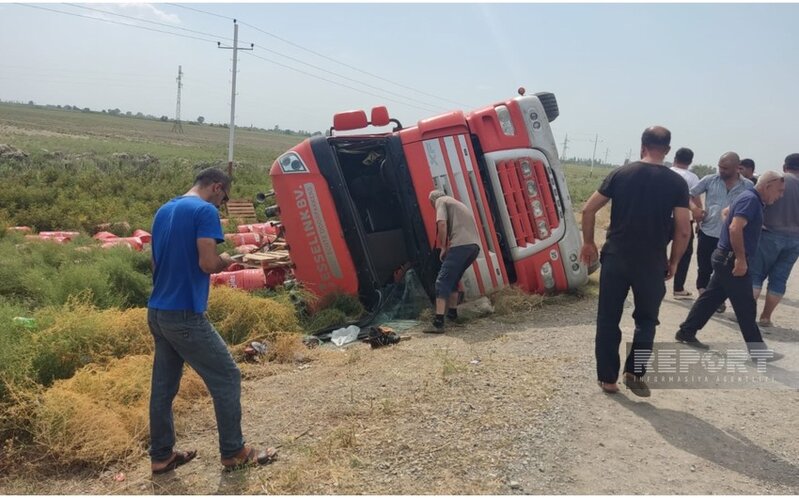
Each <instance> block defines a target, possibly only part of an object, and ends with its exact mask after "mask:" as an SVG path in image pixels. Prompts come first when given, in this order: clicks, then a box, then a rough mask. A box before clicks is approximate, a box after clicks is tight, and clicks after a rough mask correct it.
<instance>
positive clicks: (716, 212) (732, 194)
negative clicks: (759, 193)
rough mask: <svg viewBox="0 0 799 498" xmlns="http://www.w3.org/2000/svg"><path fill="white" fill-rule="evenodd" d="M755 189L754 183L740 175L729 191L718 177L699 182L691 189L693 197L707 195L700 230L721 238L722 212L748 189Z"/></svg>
mask: <svg viewBox="0 0 799 498" xmlns="http://www.w3.org/2000/svg"><path fill="white" fill-rule="evenodd" d="M752 187H754V183H752V182H751V181H750V180H747V179H746V178H744V177H743V176H741V175H738V182H737V183H736V184H735V185H733V186H732V188H731V189H729V190H727V184H726V183H724V180H722V179H721V177H720V176H719V175H718V173H716V174H713V175H707V176H706V177H704V178H702V179H701V180H699V183H698V184H697V185H696V186H695V187H694V188H692V189H691V197H696V196H699V195H701V194H705V218H704V219H703V220H702V223H701V224H700V225H699V229H700V230H702V232H703V233H704V234H705V235H708V236H710V237H715V238H719V237H720V236H721V226H722V222H721V211H722V210H723V209H724V208H726V207H728V206H729V205H730V204H732V202H733V201H734V200H735V199H736V198H737V197H738V195H740V194H741V193H742V192H743V191H744V190H746V189H747V188H752Z"/></svg>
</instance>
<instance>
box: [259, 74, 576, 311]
mask: <svg viewBox="0 0 799 498" xmlns="http://www.w3.org/2000/svg"><path fill="white" fill-rule="evenodd" d="M557 116H558V107H557V101H556V99H555V96H554V95H553V94H551V93H539V94H536V95H523V90H522V89H520V95H519V96H518V97H515V98H512V99H510V100H507V101H504V102H498V103H495V104H492V105H489V106H486V107H483V108H481V109H477V110H475V111H472V112H469V113H464V112H463V111H452V112H449V113H445V114H441V115H438V116H435V117H432V118H429V119H424V120H421V121H419V122H418V123H417V124H416V125H415V126H411V127H408V128H403V127H402V126H401V125H400V123H398V122H397V121H396V120H393V119H391V118H390V117H389V114H388V111H387V110H386V108H385V107H376V108H374V109H372V112H371V114H370V116H369V118H367V115H366V112H365V111H362V110H358V111H348V112H343V113H339V114H337V115H335V116H334V120H333V127H332V128H331V133H330V136H316V137H311V138H309V139H307V140H305V141H303V142H302V143H300V144H299V145H297V146H295V147H294V148H292V149H291V150H289V151H288V152H286V153H284V154H282V155H281V156H279V157H278V158H277V160H276V161H275V163H274V164H273V166H272V168H271V171H270V175H271V178H272V185H273V189H274V192H275V199H276V201H277V206H278V208H277V209H273V211H279V216H280V221H281V223H282V225H283V227H284V233H285V238H286V242H287V243H288V246H289V253H290V255H291V258H292V260H293V261H294V264H295V270H294V273H295V276H296V278H297V280H298V281H300V282H302V283H303V284H304V285H305V286H306V287H307V288H308V289H310V290H311V291H312V292H314V293H315V294H317V295H320V296H321V295H325V294H328V293H332V292H343V293H346V294H352V295H357V296H359V297H360V299H361V301H363V302H364V304H366V305H367V307H369V306H371V305H375V304H376V303H377V302H379V299H380V292H381V289H383V288H384V287H385V286H386V285H387V284H390V283H391V282H393V281H395V279H396V278H397V274H398V273H400V272H401V271H403V270H405V269H407V268H415V269H416V272H417V274H418V275H419V277H420V280H421V282H422V284H423V286H424V287H425V289H427V291H428V293H430V294H431V295H432V291H433V287H434V282H435V278H436V272H437V269H438V266H437V265H438V258H437V252H436V251H435V248H434V247H433V245H434V243H435V240H436V220H435V211H434V209H433V206H432V205H431V204H430V202H429V201H428V194H429V193H430V191H431V190H433V189H440V190H443V191H444V192H446V193H447V195H450V196H452V197H454V198H455V199H457V200H459V201H461V202H463V203H464V204H465V205H466V206H467V207H468V208H469V209H470V210H471V211H472V213H473V214H474V220H475V223H476V225H477V228H478V233H479V236H480V246H481V251H480V255H479V256H478V258H477V260H476V261H475V262H474V263H473V264H472V266H471V267H470V268H469V269H468V270H467V271H466V273H465V274H464V277H463V279H462V281H461V282H462V285H463V289H462V290H463V292H464V295H465V298H466V299H467V300H468V299H472V298H475V297H479V296H482V295H485V294H488V293H490V292H492V291H495V290H499V289H502V288H504V287H507V286H509V285H517V286H519V287H520V288H521V289H523V290H525V291H527V292H535V293H549V292H557V291H566V290H569V289H573V288H576V287H578V286H580V285H582V284H583V283H584V282H585V281H586V280H587V276H588V271H587V268H586V267H585V265H583V264H582V263H581V262H580V261H579V250H580V244H581V238H580V232H579V229H578V227H577V225H576V222H575V218H574V212H573V208H572V203H571V198H570V196H569V191H568V188H567V186H566V181H565V177H564V174H563V170H562V168H561V165H560V162H559V160H558V153H557V148H556V146H555V141H554V137H553V135H552V132H551V129H550V123H551V122H552V121H553V120H554V119H555V118H557ZM370 126H372V127H386V126H393V130H392V131H389V132H383V133H365V132H364V130H366V129H367V128H369V127H370Z"/></svg>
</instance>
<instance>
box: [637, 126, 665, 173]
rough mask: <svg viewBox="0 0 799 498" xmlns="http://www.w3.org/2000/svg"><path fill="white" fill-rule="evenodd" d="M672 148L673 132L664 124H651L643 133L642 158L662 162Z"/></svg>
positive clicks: (650, 161) (651, 161)
mask: <svg viewBox="0 0 799 498" xmlns="http://www.w3.org/2000/svg"><path fill="white" fill-rule="evenodd" d="M669 150H671V132H670V131H669V130H668V129H666V128H664V127H663V126H650V127H649V128H647V129H646V130H644V133H643V134H642V135H641V159H642V160H643V161H645V162H648V163H655V164H662V163H663V159H665V157H666V154H668V153H669Z"/></svg>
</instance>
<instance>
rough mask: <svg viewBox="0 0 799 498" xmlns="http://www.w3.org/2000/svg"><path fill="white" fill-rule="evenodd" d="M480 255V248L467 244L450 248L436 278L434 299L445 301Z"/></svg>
mask: <svg viewBox="0 0 799 498" xmlns="http://www.w3.org/2000/svg"><path fill="white" fill-rule="evenodd" d="M478 255H480V246H478V245H477V244H467V245H465V246H455V247H450V248H449V251H447V254H446V255H445V256H444V261H443V262H442V263H441V269H440V270H439V271H438V277H436V297H437V298H442V299H446V298H448V297H449V295H450V294H452V293H453V292H455V289H457V288H458V282H460V281H461V278H463V274H464V273H466V270H467V269H468V268H469V267H470V266H471V265H472V263H474V260H475V259H477V256H478Z"/></svg>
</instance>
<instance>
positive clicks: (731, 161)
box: [719, 152, 741, 181]
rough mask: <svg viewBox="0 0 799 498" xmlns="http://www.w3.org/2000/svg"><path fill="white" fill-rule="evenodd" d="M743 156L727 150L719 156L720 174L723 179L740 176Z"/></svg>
mask: <svg viewBox="0 0 799 498" xmlns="http://www.w3.org/2000/svg"><path fill="white" fill-rule="evenodd" d="M740 165H741V158H740V157H739V156H738V154H736V153H735V152H725V153H724V154H722V155H721V157H720V158H719V176H720V177H721V179H722V180H725V181H726V180H732V179H733V178H736V177H737V176H738V167H739V166H740Z"/></svg>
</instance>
